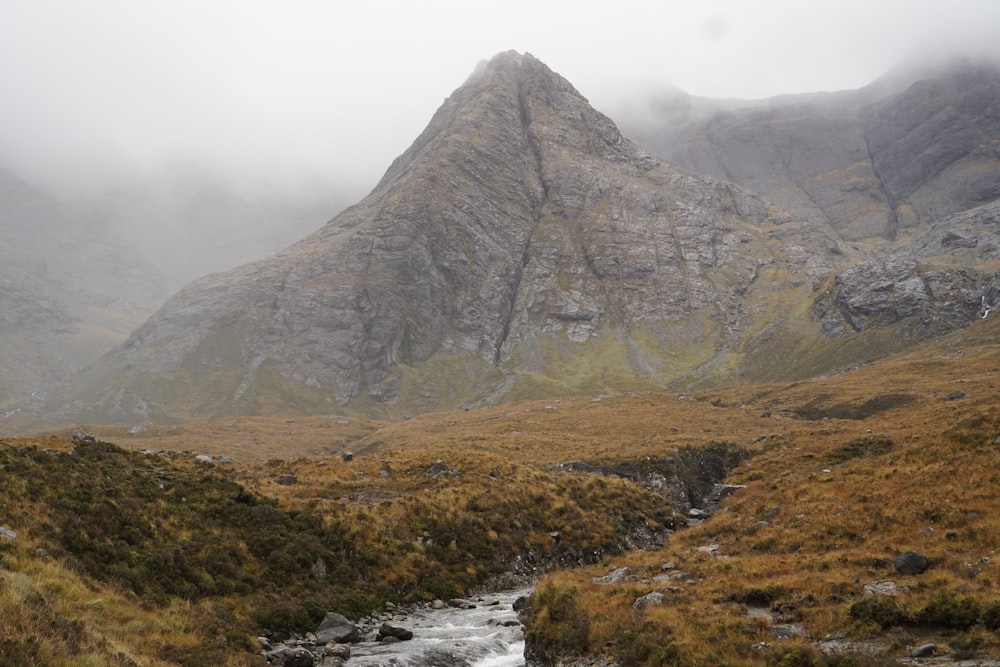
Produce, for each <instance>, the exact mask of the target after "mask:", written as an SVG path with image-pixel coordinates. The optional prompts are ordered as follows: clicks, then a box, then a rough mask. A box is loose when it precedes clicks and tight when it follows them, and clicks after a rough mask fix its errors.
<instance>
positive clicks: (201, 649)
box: [0, 321, 1000, 665]
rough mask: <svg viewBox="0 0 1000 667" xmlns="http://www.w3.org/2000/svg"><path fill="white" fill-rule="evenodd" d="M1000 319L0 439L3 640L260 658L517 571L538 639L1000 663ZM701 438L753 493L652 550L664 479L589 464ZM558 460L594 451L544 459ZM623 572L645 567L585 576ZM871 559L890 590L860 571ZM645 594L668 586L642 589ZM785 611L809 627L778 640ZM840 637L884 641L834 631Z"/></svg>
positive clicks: (788, 619) (689, 471) (730, 654)
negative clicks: (839, 345) (504, 384)
mask: <svg viewBox="0 0 1000 667" xmlns="http://www.w3.org/2000/svg"><path fill="white" fill-rule="evenodd" d="M997 328H998V327H997V325H996V323H994V322H992V321H985V322H983V323H982V324H981V325H977V326H975V327H972V328H970V329H969V330H966V331H963V332H960V333H959V334H955V335H952V336H951V337H949V338H947V339H945V340H944V341H942V342H941V343H938V344H935V345H929V346H924V347H923V348H921V349H918V350H915V351H913V352H910V353H908V354H906V355H904V356H900V357H894V358H891V359H887V360H885V361H883V362H880V363H879V364H876V365H871V366H864V367H860V368H857V369H855V370H853V371H852V372H850V373H844V374H840V375H837V376H832V377H829V378H823V379H818V380H811V381H801V382H794V383H782V384H767V385H745V386H735V387H729V388H722V389H714V390H712V391H710V392H696V393H688V394H666V393H655V392H650V393H646V392H635V393H631V394H624V395H619V396H591V397H582V396H575V397H574V396H566V397H564V398H562V399H551V398H550V399H546V400H539V401H524V402H520V403H516V404H509V405H501V406H494V407H489V408H481V409H475V410H452V411H443V412H439V413H434V414H425V415H421V416H419V417H414V418H413V419H410V420H406V421H401V422H392V423H388V422H376V421H368V420H361V419H356V418H354V417H350V418H345V417H335V416H328V417H309V418H303V417H294V418H287V419H284V418H283V419H265V418H243V419H229V420H223V421H216V422H206V423H199V424H194V423H192V424H184V425H177V426H168V427H148V428H147V429H146V430H145V431H142V430H138V432H134V431H137V430H136V429H126V428H125V427H121V426H102V427H92V428H88V429H87V430H89V431H90V432H91V433H93V434H95V435H96V436H97V439H98V442H96V443H93V444H90V445H86V446H84V445H82V444H81V443H74V442H73V441H72V439H71V438H70V437H69V435H68V433H66V432H63V433H52V434H46V435H38V436H34V437H26V438H20V439H11V440H5V441H3V443H2V446H0V477H2V478H3V479H2V480H0V489H2V491H0V523H2V524H3V525H4V526H6V527H9V528H12V529H14V530H16V531H17V532H18V539H17V540H16V541H13V542H11V541H9V540H8V541H0V569H2V572H0V576H3V582H0V613H2V614H3V617H4V619H5V622H4V625H3V631H2V635H0V650H2V651H4V653H3V657H4V659H5V660H6V661H7V662H8V663H10V664H15V665H16V664H55V665H60V664H67V665H68V664H88V661H90V663H93V664H110V665H115V664H123V665H125V664H138V665H162V664H191V665H194V664H230V665H243V664H247V665H249V664H255V663H254V657H253V654H254V651H255V649H256V647H255V645H254V640H253V639H252V638H253V637H255V636H257V634H258V633H263V632H266V631H271V632H272V633H275V634H280V633H287V632H293V631H300V630H303V629H311V626H312V624H313V623H314V622H315V621H316V620H318V618H319V617H320V616H321V615H322V614H323V613H324V612H325V611H340V612H342V613H346V614H348V615H360V614H362V613H365V612H367V611H369V610H371V609H375V608H378V607H380V606H381V605H382V603H383V602H384V601H386V600H393V601H396V602H405V601H417V600H428V599H431V598H433V597H442V598H444V597H452V596H455V595H462V594H466V593H468V592H470V591H472V590H475V589H477V588H479V587H483V586H491V585H499V583H500V582H501V581H509V579H506V580H504V579H503V578H502V577H503V575H504V573H509V572H511V571H513V572H515V573H518V574H520V575H521V576H522V577H523V578H529V579H533V578H536V577H542V576H544V578H543V579H542V580H541V581H540V582H539V584H538V589H537V590H538V595H537V596H536V597H535V599H534V601H533V602H532V605H531V607H530V609H529V614H528V616H527V619H526V620H527V621H528V627H527V630H526V636H527V637H528V640H529V647H530V648H531V650H532V651H534V652H536V653H535V654H536V655H537V656H540V657H545V656H550V657H551V656H553V655H556V654H557V653H563V652H565V651H576V652H578V653H582V654H586V655H592V656H596V655H601V654H603V655H604V656H605V657H607V658H609V659H614V660H616V661H618V662H619V663H620V664H629V665H660V664H691V665H703V664H727V665H741V664H746V665H750V664H775V665H777V664H871V665H875V664H892V661H894V660H895V659H896V658H897V657H898V656H900V655H903V654H905V652H906V651H907V650H908V649H909V648H912V646H914V645H917V644H920V643H924V642H925V641H934V642H936V643H938V644H939V645H940V646H942V647H948V649H949V650H951V651H952V652H953V653H954V654H956V655H967V656H991V657H994V658H996V657H998V656H1000V642H998V638H997V634H996V628H997V626H998V625H1000V620H998V619H1000V605H998V603H997V600H1000V569H998V568H1000V555H998V554H997V551H998V549H1000V544H998V541H1000V500H998V498H997V494H996V489H997V488H1000V472H998V471H1000V444H998V438H1000V416H998V414H997V412H996V405H997V403H998V401H997V399H998V390H997V383H998V382H1000V377H998V373H1000V346H998V344H997V341H998V340H1000V337H998V335H1000V332H998V331H997ZM956 391H960V392H961V393H962V395H963V397H962V398H960V399H952V400H949V397H950V396H953V395H954V393H955V392H956ZM803 406H812V407H813V408H815V409H816V410H818V411H820V412H821V413H822V414H820V412H817V413H815V414H812V415H803V410H802V408H803ZM845 406H846V407H845ZM831 408H836V409H835V410H831ZM765 415H766V416H765ZM805 417H811V418H805ZM101 441H107V442H113V443H116V445H119V446H120V447H119V446H115V445H111V444H107V443H105V442H101ZM720 448H721V449H720ZM70 450H75V453H74V454H69V453H68V452H69V451H70ZM135 450H140V451H141V450H152V451H160V452H162V453H161V454H160V455H151V454H140V453H139V452H138V451H135ZM346 451H351V452H353V453H354V458H353V460H350V461H347V460H344V459H343V458H342V457H341V454H343V453H344V452H346ZM713 451H715V452H716V453H718V452H719V451H724V452H746V453H749V454H750V457H749V458H745V459H744V458H743V456H742V454H741V455H739V456H737V457H735V458H734V459H733V460H731V461H729V463H728V465H729V466H735V468H733V470H732V472H731V473H730V475H729V478H728V480H727V481H728V482H730V483H733V484H742V485H744V486H745V488H743V489H741V490H739V491H738V492H736V493H735V494H734V495H733V496H731V497H730V498H728V499H726V501H725V502H724V503H723V504H722V506H721V508H720V509H719V511H718V512H717V513H716V514H715V515H714V516H713V517H712V518H711V519H709V520H708V521H705V522H704V523H702V524H700V525H695V526H692V527H690V528H687V529H684V530H680V531H678V532H677V533H676V534H674V535H673V536H672V537H670V538H669V540H667V541H666V543H665V544H662V545H661V546H658V542H657V539H656V538H657V537H658V535H660V534H661V531H662V529H663V528H665V527H667V526H668V525H670V524H671V522H673V523H674V525H676V526H677V527H680V526H682V525H683V524H684V523H685V521H684V517H678V516H674V511H675V507H674V506H673V505H672V504H671V501H669V500H668V499H667V498H665V497H664V496H662V495H658V494H654V493H652V492H651V491H650V490H649V489H648V488H646V487H645V486H643V485H642V484H639V483H636V482H634V481H630V479H628V475H624V476H623V475H613V474H612V475H602V474H598V473H597V472H587V470H590V469H601V470H616V471H620V472H621V471H629V470H631V471H642V472H646V473H652V472H655V473H657V474H662V475H663V476H664V478H669V479H672V478H673V476H675V475H676V476H677V477H678V478H682V477H684V476H688V477H689V481H690V480H692V479H695V477H696V475H695V473H697V472H698V469H699V467H700V466H702V464H703V463H704V464H707V463H709V462H710V461H712V460H717V458H718V457H716V458H715V459H713V457H712V456H711V453H712V452H713ZM195 454H209V455H225V456H227V457H229V458H230V459H231V460H232V461H233V462H232V463H219V462H216V463H214V464H199V463H196V462H195V461H194V455H195ZM571 461H583V462H585V463H586V464H587V466H590V468H588V467H586V466H584V467H581V468H580V469H578V470H575V471H574V470H572V469H569V468H567V467H565V466H560V465H559V464H565V463H567V462H571ZM667 462H671V463H669V464H668V463H667ZM670 466H673V467H672V468H671V467H670ZM713 545H717V546H713ZM635 546H642V547H644V548H645V550H639V551H632V552H629V551H628V550H629V549H630V548H632V547H635ZM704 547H711V548H704ZM38 549H43V550H44V551H38ZM911 549H912V550H918V551H920V552H922V553H923V554H925V555H926V556H927V558H928V559H929V561H930V568H929V569H928V570H927V572H925V573H923V574H921V575H915V576H902V575H899V574H898V573H896V571H895V569H894V567H893V561H894V559H895V558H896V556H897V555H899V554H900V553H903V552H905V551H907V550H911ZM666 563H673V564H674V565H673V567H672V568H667V569H664V564H666ZM619 567H629V568H631V571H632V572H634V574H635V576H634V578H632V579H630V580H629V581H627V582H624V583H620V584H611V585H600V584H597V583H595V578H596V577H602V576H604V575H606V574H607V573H608V572H609V570H611V569H613V568H619ZM681 573H682V574H681ZM675 575H676V576H675ZM522 581H523V579H522ZM887 581H892V582H893V583H894V584H895V589H894V595H892V596H870V595H867V594H866V592H865V590H866V586H872V585H874V584H878V583H879V582H887ZM652 591H661V592H663V594H664V599H663V603H662V604H660V605H655V606H652V607H649V608H647V609H646V610H645V611H637V610H636V609H635V608H633V602H634V601H635V600H636V599H638V598H639V597H641V596H643V595H645V594H647V593H649V592H652ZM751 611H752V612H754V613H753V615H751V614H749V613H748V612H751ZM765 612H766V613H765ZM7 619H10V621H9V622H8V620H7ZM780 625H793V626H796V627H798V628H801V629H802V631H803V632H804V633H807V635H806V636H804V637H800V638H793V639H777V638H776V637H775V636H774V635H773V632H774V630H773V628H774V626H780ZM828 636H830V637H834V638H837V639H838V641H840V642H842V643H843V642H847V644H844V645H848V646H850V645H851V644H850V642H855V643H856V644H854V645H857V646H860V645H862V644H863V645H865V646H868V647H874V650H875V652H876V655H875V657H871V656H868V657H865V656H860V655H853V656H852V655H849V654H841V653H836V654H825V653H822V652H821V650H820V648H821V647H820V646H819V645H818V643H817V642H818V641H819V640H820V639H822V638H826V637H828ZM764 643H767V644H770V647H763V646H764ZM755 645H757V646H758V647H757V648H754V646H755ZM762 647H763V648H762Z"/></svg>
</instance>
